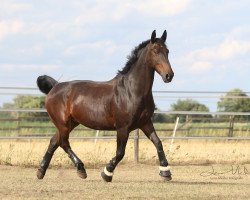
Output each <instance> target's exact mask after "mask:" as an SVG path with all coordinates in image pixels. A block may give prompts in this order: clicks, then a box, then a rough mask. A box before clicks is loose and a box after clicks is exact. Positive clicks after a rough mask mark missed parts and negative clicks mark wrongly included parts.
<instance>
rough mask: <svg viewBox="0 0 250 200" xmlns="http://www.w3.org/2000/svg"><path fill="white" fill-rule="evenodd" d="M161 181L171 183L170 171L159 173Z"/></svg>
mask: <svg viewBox="0 0 250 200" xmlns="http://www.w3.org/2000/svg"><path fill="white" fill-rule="evenodd" d="M159 175H160V176H161V177H162V178H163V179H164V181H171V180H172V176H171V175H172V174H171V172H170V170H167V171H160V174H159Z"/></svg>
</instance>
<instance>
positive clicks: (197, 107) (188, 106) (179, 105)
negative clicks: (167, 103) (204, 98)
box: [171, 99, 212, 122]
mask: <svg viewBox="0 0 250 200" xmlns="http://www.w3.org/2000/svg"><path fill="white" fill-rule="evenodd" d="M171 110H173V111H201V112H209V108H208V107H207V106H206V105H204V104H202V103H199V102H198V101H195V100H193V99H184V100H180V99H179V100H178V101H177V102H176V103H174V104H172V105H171ZM173 117H174V118H176V117H177V115H173ZM179 117H180V121H181V122H184V121H185V119H186V116H183V115H180V116H179ZM189 117H192V118H199V119H194V121H201V120H200V119H201V118H202V119H204V118H211V117H212V116H211V115H192V116H189Z"/></svg>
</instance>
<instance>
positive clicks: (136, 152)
mask: <svg viewBox="0 0 250 200" xmlns="http://www.w3.org/2000/svg"><path fill="white" fill-rule="evenodd" d="M134 161H135V162H136V163H138V162H139V129H137V130H136V132H135V135H134Z"/></svg>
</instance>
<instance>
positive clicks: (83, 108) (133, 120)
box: [37, 31, 174, 182]
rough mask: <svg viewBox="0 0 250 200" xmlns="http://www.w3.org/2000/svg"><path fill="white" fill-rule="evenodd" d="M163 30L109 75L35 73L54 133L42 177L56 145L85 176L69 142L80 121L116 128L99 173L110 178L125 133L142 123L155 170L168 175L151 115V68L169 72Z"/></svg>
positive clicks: (167, 77)
mask: <svg viewBox="0 0 250 200" xmlns="http://www.w3.org/2000/svg"><path fill="white" fill-rule="evenodd" d="M166 38H167V32H166V31H164V32H163V34H162V36H161V37H160V38H156V32H155V31H153V32H152V35H151V39H150V40H147V41H144V42H142V43H141V44H140V45H138V46H137V47H136V48H135V49H134V50H133V51H132V52H131V55H130V56H129V57H128V61H127V63H126V65H125V67H124V68H123V69H122V70H120V71H118V74H117V75H116V76H115V77H114V78H113V79H112V80H109V81H105V82H95V81H85V80H77V81H70V82H62V83H58V82H57V81H56V80H54V79H53V78H51V77H49V76H46V75H44V76H39V77H38V79H37V85H38V87H39V89H40V90H41V91H42V92H43V93H45V94H47V97H46V102H45V107H46V109H47V112H48V115H49V117H50V119H51V121H52V122H53V123H54V125H55V126H56V128H57V130H58V131H57V133H56V134H55V135H54V136H53V137H52V138H51V140H50V144H49V146H48V149H47V151H46V153H45V155H44V157H43V160H42V162H41V164H40V168H39V169H38V171H37V177H38V179H42V178H43V177H44V175H45V173H46V170H47V168H48V166H49V163H50V161H51V158H52V156H53V154H54V152H55V150H56V149H57V148H58V147H59V146H60V147H61V148H63V150H64V151H65V152H66V153H67V154H68V156H69V157H70V159H71V160H72V162H73V163H74V165H75V167H76V168H77V174H78V175H79V176H80V177H81V178H84V179H85V178H87V173H86V170H85V167H84V164H83V162H82V161H81V160H80V159H79V158H78V157H77V155H76V154H75V153H74V152H73V150H72V149H71V147H70V143H69V134H70V132H71V131H72V130H73V129H74V128H75V127H76V126H78V125H79V124H82V125H84V126H86V127H89V128H91V129H96V130H116V131H117V150H116V155H115V157H113V158H112V159H111V160H110V161H109V163H108V164H107V165H106V167H105V168H104V170H103V172H102V173H101V176H102V178H103V179H104V180H105V181H107V182H110V181H112V177H113V172H114V170H115V168H116V166H117V164H118V163H119V162H120V161H121V160H122V158H123V156H124V154H125V148H126V144H127V140H128V137H129V133H130V132H131V131H133V130H135V129H141V130H142V131H143V132H144V134H145V135H146V136H147V137H148V138H149V139H150V140H151V141H152V142H153V144H154V145H155V147H156V149H157V153H158V157H159V161H160V166H159V170H160V176H162V177H163V178H164V179H166V180H171V173H170V168H169V166H168V161H167V159H166V156H165V153H164V150H163V147H162V143H161V141H160V139H159V137H158V136H157V134H156V132H155V129H154V126H153V123H152V116H153V113H154V109H155V104H154V99H153V95H152V85H153V81H154V75H155V71H156V72H157V73H158V74H159V75H160V76H161V77H162V79H163V81H164V82H166V83H168V82H171V81H172V78H173V76H174V73H173V71H172V68H171V65H170V63H169V60H168V54H169V50H168V48H167V46H166V44H165V41H166Z"/></svg>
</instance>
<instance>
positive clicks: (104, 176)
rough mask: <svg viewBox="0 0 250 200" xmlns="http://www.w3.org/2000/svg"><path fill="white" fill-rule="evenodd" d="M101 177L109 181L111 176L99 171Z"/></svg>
mask: <svg viewBox="0 0 250 200" xmlns="http://www.w3.org/2000/svg"><path fill="white" fill-rule="evenodd" d="M101 176H102V179H103V180H104V181H106V182H111V181H112V178H113V176H107V175H106V174H105V173H104V172H102V173H101Z"/></svg>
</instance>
